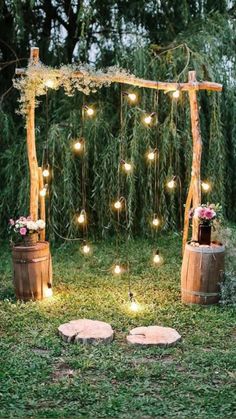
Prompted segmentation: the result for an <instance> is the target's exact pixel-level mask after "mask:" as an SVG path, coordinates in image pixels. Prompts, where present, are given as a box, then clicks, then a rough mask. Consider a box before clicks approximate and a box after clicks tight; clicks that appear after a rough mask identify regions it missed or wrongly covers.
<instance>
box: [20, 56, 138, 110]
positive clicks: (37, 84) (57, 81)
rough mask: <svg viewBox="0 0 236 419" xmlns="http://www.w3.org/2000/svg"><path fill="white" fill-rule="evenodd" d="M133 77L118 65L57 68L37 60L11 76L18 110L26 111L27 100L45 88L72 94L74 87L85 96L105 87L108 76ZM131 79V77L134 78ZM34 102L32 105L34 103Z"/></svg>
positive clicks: (110, 79) (36, 102)
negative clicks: (16, 90)
mask: <svg viewBox="0 0 236 419" xmlns="http://www.w3.org/2000/svg"><path fill="white" fill-rule="evenodd" d="M114 77H116V78H119V77H122V78H123V77H129V78H131V77H134V76H132V75H131V74H130V73H129V72H128V71H126V70H124V69H120V68H119V67H109V68H107V69H106V70H104V71H102V70H97V71H96V70H94V69H92V68H91V67H90V66H88V65H82V64H79V65H68V66H62V67H60V68H56V69H55V68H52V67H48V66H45V65H44V64H42V63H41V62H39V63H38V64H36V65H35V64H32V63H30V64H29V65H28V67H27V68H26V70H25V72H24V74H23V75H22V76H21V77H17V78H15V79H14V87H15V88H16V89H18V90H19V91H20V98H19V102H20V104H21V106H20V110H19V111H18V112H19V113H20V114H22V115H26V114H27V110H28V105H29V103H30V102H31V101H32V100H33V99H34V98H37V97H39V96H42V95H45V94H46V92H47V89H48V87H52V88H53V89H54V90H58V89H59V88H61V87H62V88H64V91H65V94H66V95H68V96H73V94H74V92H75V90H79V91H81V92H83V93H84V94H85V95H89V94H90V93H94V92H96V91H97V90H98V89H100V88H101V87H102V86H109V85H110V84H111V83H112V78H114ZM134 78H135V77H134ZM38 103H39V102H38V101H37V100H36V101H35V106H37V105H38Z"/></svg>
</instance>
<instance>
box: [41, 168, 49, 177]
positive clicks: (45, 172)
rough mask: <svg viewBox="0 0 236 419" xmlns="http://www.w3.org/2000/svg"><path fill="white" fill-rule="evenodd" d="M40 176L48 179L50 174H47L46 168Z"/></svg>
mask: <svg viewBox="0 0 236 419" xmlns="http://www.w3.org/2000/svg"><path fill="white" fill-rule="evenodd" d="M42 175H43V177H49V175H50V172H49V170H48V168H46V169H44V170H43V172H42Z"/></svg>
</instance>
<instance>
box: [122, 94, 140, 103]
mask: <svg viewBox="0 0 236 419" xmlns="http://www.w3.org/2000/svg"><path fill="white" fill-rule="evenodd" d="M122 95H123V96H126V97H127V98H128V99H129V101H130V102H133V103H135V102H136V101H137V99H138V97H137V95H136V93H134V92H122Z"/></svg>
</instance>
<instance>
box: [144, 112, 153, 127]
mask: <svg viewBox="0 0 236 419" xmlns="http://www.w3.org/2000/svg"><path fill="white" fill-rule="evenodd" d="M155 115H156V112H152V113H151V114H150V115H146V116H145V117H144V118H143V121H144V123H145V124H146V125H150V124H151V123H152V121H153V118H154V116H155Z"/></svg>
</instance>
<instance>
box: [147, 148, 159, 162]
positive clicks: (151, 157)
mask: <svg viewBox="0 0 236 419" xmlns="http://www.w3.org/2000/svg"><path fill="white" fill-rule="evenodd" d="M156 156H157V149H156V148H154V150H150V151H148V153H147V159H148V160H149V161H150V162H151V161H154V160H155V158H156Z"/></svg>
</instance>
